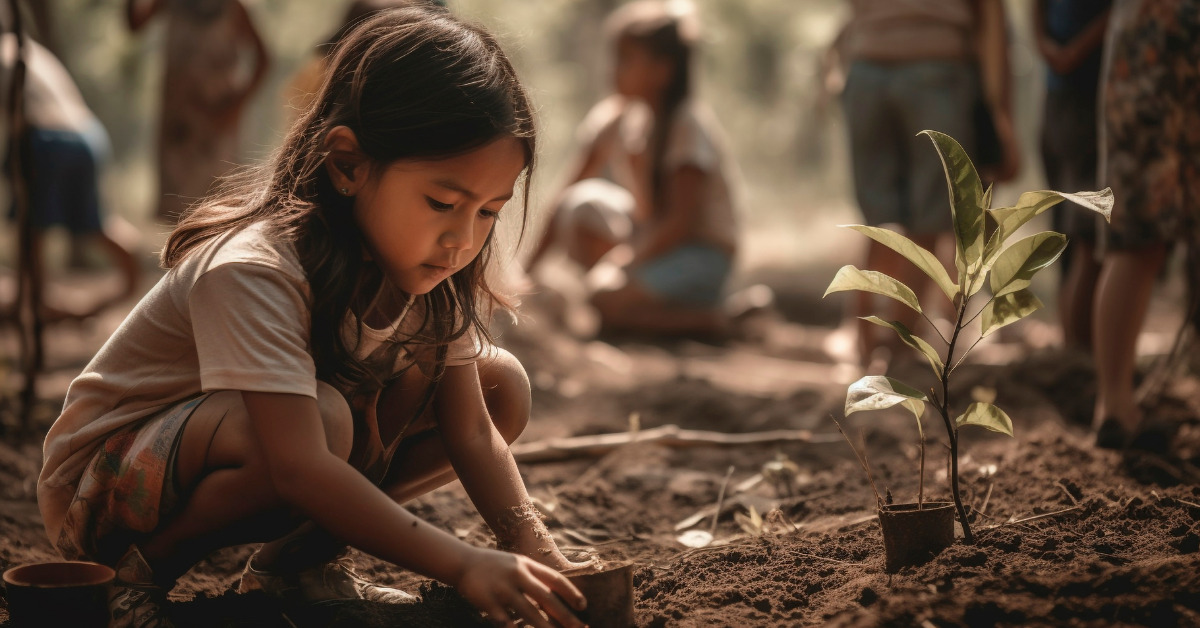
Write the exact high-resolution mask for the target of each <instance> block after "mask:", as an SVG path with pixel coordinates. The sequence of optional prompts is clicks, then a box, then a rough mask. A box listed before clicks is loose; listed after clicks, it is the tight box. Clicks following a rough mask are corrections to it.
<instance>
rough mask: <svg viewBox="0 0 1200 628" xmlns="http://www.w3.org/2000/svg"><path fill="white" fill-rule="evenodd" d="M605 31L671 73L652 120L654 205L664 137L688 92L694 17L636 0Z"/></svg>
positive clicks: (659, 194) (659, 195)
mask: <svg viewBox="0 0 1200 628" xmlns="http://www.w3.org/2000/svg"><path fill="white" fill-rule="evenodd" d="M606 30H607V31H608V33H609V37H610V38H611V40H612V42H613V45H617V44H618V43H619V42H620V41H622V40H628V41H632V42H634V43H636V44H638V45H640V46H644V47H645V48H646V49H647V50H649V51H650V53H651V54H653V55H654V56H656V57H659V58H662V59H666V60H667V61H669V62H670V63H671V66H672V73H671V77H670V79H669V80H668V81H667V85H666V88H665V90H664V92H663V101H662V111H661V112H660V117H661V119H656V120H655V121H654V132H653V134H652V135H651V137H650V146H651V159H652V160H651V162H650V163H651V166H652V167H651V171H650V172H651V178H650V189H651V193H652V194H653V197H654V201H655V203H654V204H655V206H656V207H661V206H662V203H663V202H664V200H665V198H664V196H665V193H666V190H665V186H666V180H665V179H666V172H665V171H666V168H665V167H664V165H663V159H664V157H665V156H666V151H667V136H668V134H670V132H671V128H672V126H674V122H675V114H676V112H677V111H678V109H679V106H680V105H681V104H682V103H683V101H684V100H685V99H687V97H688V96H689V95H690V94H691V91H692V55H693V50H694V49H695V46H696V43H697V39H698V38H699V34H698V32H697V30H698V26H697V25H696V23H695V16H694V15H691V14H685V15H681V14H677V13H675V12H672V11H671V10H670V8H669V7H668V6H667V5H665V4H664V3H662V2H661V1H659V0H639V1H637V2H632V3H630V4H627V5H624V6H623V7H621V8H620V9H617V10H616V11H614V12H613V14H612V16H611V17H610V18H609V20H608V24H607V27H606Z"/></svg>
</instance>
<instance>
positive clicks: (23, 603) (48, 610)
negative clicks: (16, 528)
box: [4, 561, 115, 628]
mask: <svg viewBox="0 0 1200 628" xmlns="http://www.w3.org/2000/svg"><path fill="white" fill-rule="evenodd" d="M114 575H115V574H114V573H113V570H112V569H111V568H109V567H105V566H104V565H100V564H97V563H89V562H82V561H66V562H55V563H35V564H32V565H23V566H21V567H13V568H12V569H9V570H8V571H5V572H4V588H5V595H6V597H7V598H8V614H9V617H10V618H11V620H12V623H13V626H20V627H23V628H26V627H32V626H80V627H90V626H97V627H100V628H103V627H104V626H107V625H108V586H109V584H110V583H111V582H112V579H113V576H114Z"/></svg>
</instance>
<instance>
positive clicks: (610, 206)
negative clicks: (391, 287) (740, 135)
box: [527, 0, 738, 334]
mask: <svg viewBox="0 0 1200 628" xmlns="http://www.w3.org/2000/svg"><path fill="white" fill-rule="evenodd" d="M607 30H608V32H609V35H610V38H611V40H612V42H613V46H614V52H615V57H616V64H615V68H614V70H615V72H614V87H615V92H614V93H613V94H612V95H610V96H608V97H607V98H605V99H604V100H602V101H600V102H599V103H597V104H596V105H595V107H593V108H592V110H591V112H589V113H588V115H587V117H586V118H585V119H584V121H583V123H582V124H581V125H580V129H579V137H580V140H581V143H582V145H583V150H582V158H581V159H580V160H579V164H578V166H576V168H575V169H574V170H573V171H572V177H571V183H572V185H571V186H570V187H568V188H567V189H566V190H565V191H564V192H563V194H562V195H561V196H560V198H559V200H558V203H557V208H556V211H555V215H554V218H553V222H552V223H551V225H550V228H549V229H548V230H547V232H546V235H545V236H544V237H543V239H542V241H541V243H540V245H539V246H538V249H537V251H535V252H534V255H533V258H532V259H531V260H530V262H529V263H528V264H527V267H528V268H529V269H530V270H532V269H533V268H534V267H535V266H536V265H537V264H538V263H539V262H540V260H541V259H542V258H543V255H544V254H545V253H546V252H547V251H548V250H549V249H551V248H552V247H553V246H554V245H556V244H557V245H561V246H562V247H563V248H564V249H565V250H566V252H567V254H568V255H569V256H570V257H571V258H572V259H574V260H575V261H576V262H579V264H580V265H581V266H583V267H584V268H585V269H591V268H592V267H593V266H596V265H597V263H598V262H600V261H601V260H602V259H604V258H606V256H607V259H606V261H607V262H616V263H617V264H620V265H623V267H624V268H623V270H624V271H625V272H624V275H625V282H624V283H623V285H621V284H620V283H619V282H618V285H619V287H616V288H615V289H612V287H609V288H607V289H599V290H597V291H596V293H595V294H594V295H593V297H592V303H593V305H595V306H596V309H597V310H598V311H599V314H600V318H601V324H602V326H604V327H606V328H609V329H633V330H642V331H650V332H658V333H683V334H690V333H700V334H705V333H709V332H719V331H721V330H722V328H723V327H724V325H725V318H724V316H723V314H722V309H721V302H722V298H723V296H724V295H723V290H724V288H725V283H726V280H727V279H728V277H729V273H730V270H731V268H732V264H733V258H734V254H735V253H736V251H737V239H738V234H737V231H738V229H737V219H736V216H737V211H736V206H735V205H736V203H735V201H736V199H735V195H734V194H733V193H732V189H731V188H732V187H733V183H734V173H733V170H734V168H733V164H732V162H731V160H730V158H729V154H728V150H727V148H726V146H725V140H724V137H723V133H722V131H721V128H720V125H719V124H718V123H717V120H716V118H715V117H714V115H713V114H712V112H711V111H710V110H709V109H707V108H706V107H703V106H702V105H701V104H700V103H698V102H696V101H695V100H694V99H693V98H691V87H692V71H691V65H692V63H691V58H692V50H693V47H694V45H695V44H696V40H697V39H698V26H697V24H696V19H695V15H694V14H692V13H691V12H690V11H688V10H687V7H685V6H683V5H682V4H681V3H663V2H658V1H656V0H641V1H638V2H633V3H630V4H627V5H625V6H622V7H621V8H620V9H618V10H617V11H616V12H614V13H613V15H612V16H611V17H610V18H609V20H608V24H607ZM606 169H607V172H606ZM602 175H603V176H605V179H598V178H596V177H601V176H602ZM622 253H624V254H625V257H626V258H627V259H621V256H622ZM596 275H597V273H594V274H593V277H595V276H596Z"/></svg>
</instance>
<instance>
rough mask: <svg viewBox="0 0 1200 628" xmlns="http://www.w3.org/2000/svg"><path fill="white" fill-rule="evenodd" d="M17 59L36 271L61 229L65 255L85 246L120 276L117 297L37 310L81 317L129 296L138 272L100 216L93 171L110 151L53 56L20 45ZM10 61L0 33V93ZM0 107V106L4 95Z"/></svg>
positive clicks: (54, 316) (7, 36)
mask: <svg viewBox="0 0 1200 628" xmlns="http://www.w3.org/2000/svg"><path fill="white" fill-rule="evenodd" d="M24 54H25V55H26V56H25V68H26V73H25V85H24V90H25V92H24V93H25V123H26V125H27V127H28V132H27V134H26V143H25V145H24V146H23V147H22V152H23V155H22V160H23V173H24V176H25V178H26V180H27V190H28V196H29V211H30V218H31V224H32V225H33V229H34V242H33V245H34V254H33V259H34V260H35V263H36V264H39V265H42V264H44V263H45V260H44V259H43V257H42V254H43V250H42V244H43V241H44V237H43V236H44V235H45V233H46V231H47V230H48V229H50V228H51V227H64V228H66V230H67V232H68V233H69V234H70V237H71V249H72V250H71V254H72V256H77V257H78V256H82V253H83V251H84V250H85V247H86V246H87V245H88V244H89V243H93V242H94V243H96V244H98V245H99V246H100V248H101V249H102V250H103V251H104V253H105V254H106V255H107V256H108V257H109V258H111V259H112V261H113V263H114V265H115V266H116V268H117V270H118V271H119V272H120V274H121V287H120V289H119V290H118V291H117V293H116V294H114V295H111V296H109V297H107V298H104V299H101V300H99V301H97V302H96V303H94V304H91V305H86V306H83V307H74V306H62V307H58V306H49V305H46V304H44V303H43V304H40V307H41V308H42V315H43V316H44V317H45V319H46V320H49V321H54V320H63V319H71V318H74V319H83V318H88V317H91V316H94V315H96V314H98V313H99V312H100V311H101V310H103V309H105V308H107V307H109V306H110V305H113V304H115V303H118V302H120V301H123V300H125V299H127V298H129V297H132V296H134V295H135V294H136V293H137V288H138V278H139V267H138V262H137V259H136V258H135V257H134V255H133V253H131V252H130V250H129V248H128V246H129V244H130V243H129V242H127V243H126V244H122V243H121V240H125V239H127V238H126V236H125V235H124V234H121V230H119V229H114V228H113V225H112V223H110V224H109V228H108V229H106V228H105V224H104V218H103V215H102V210H101V202H100V187H99V183H100V182H99V177H100V166H101V164H102V163H103V162H104V160H105V158H106V157H107V156H108V155H109V153H110V152H111V148H110V146H109V140H108V133H107V132H106V131H105V129H104V125H103V124H101V123H100V120H99V119H98V118H97V117H96V115H95V114H94V113H92V110H91V109H89V108H88V106H87V103H86V102H84V100H83V95H82V94H80V92H79V88H78V87H77V86H76V85H75V81H74V80H73V79H72V78H71V75H70V73H68V72H67V69H66V68H65V67H64V66H63V64H62V63H61V62H60V61H59V60H58V58H57V57H55V56H54V54H53V53H51V52H50V51H49V50H47V49H46V48H45V47H44V46H42V45H41V44H39V43H38V42H36V41H33V40H30V39H26V40H25V48H24ZM16 55H17V37H16V35H14V34H12V33H4V34H3V35H2V36H0V58H2V59H3V77H2V78H0V90H3V89H7V88H8V87H9V85H10V81H11V77H12V72H13V67H14V66H15V61H16ZM3 100H4V102H8V99H7V94H5V97H4V99H3ZM14 209H15V208H14ZM118 234H120V235H118ZM38 275H39V276H44V274H43V273H41V272H39V273H38Z"/></svg>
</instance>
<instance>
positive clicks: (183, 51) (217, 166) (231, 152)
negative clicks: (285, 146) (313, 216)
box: [126, 0, 268, 223]
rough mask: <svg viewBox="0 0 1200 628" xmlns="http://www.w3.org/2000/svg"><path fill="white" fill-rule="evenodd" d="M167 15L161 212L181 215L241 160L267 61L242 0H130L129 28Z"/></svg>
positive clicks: (167, 216)
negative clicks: (245, 116) (241, 134)
mask: <svg viewBox="0 0 1200 628" xmlns="http://www.w3.org/2000/svg"><path fill="white" fill-rule="evenodd" d="M158 13H165V14H166V21H167V37H166V70H165V73H164V75H163V99H162V107H161V110H160V116H161V117H160V121H159V137H158V180H159V194H158V197H159V200H158V208H157V209H156V211H155V215H156V216H157V217H158V219H159V220H161V221H164V222H169V223H174V222H176V221H177V220H178V219H179V215H180V214H181V213H182V212H183V211H184V210H185V209H187V207H188V206H189V205H191V204H192V203H193V202H195V201H196V200H198V199H200V198H201V197H203V196H204V195H205V194H206V193H207V192H208V191H209V188H210V187H212V184H213V182H214V181H215V180H216V179H217V178H218V177H220V176H222V175H224V174H225V173H227V172H228V171H229V170H230V168H232V167H233V166H234V165H235V164H236V163H237V149H238V127H239V122H240V120H241V116H242V111H243V110H244V109H245V106H246V104H247V102H248V101H249V99H250V96H251V95H252V94H253V93H254V91H255V89H257V88H258V85H259V84H260V83H261V82H262V79H263V76H264V75H265V74H266V69H267V62H268V56H267V50H266V48H265V46H264V45H263V42H262V39H261V38H260V37H259V35H258V32H257V31H256V30H255V28H254V23H253V22H252V21H251V19H250V14H249V13H247V12H246V7H245V6H243V5H242V3H241V2H240V0H128V4H127V5H126V17H127V18H128V21H129V28H130V29H131V30H133V31H135V32H136V31H138V30H140V29H141V28H142V27H143V26H145V24H146V23H147V22H148V21H149V20H150V19H151V18H152V17H154V16H155V15H156V14H158Z"/></svg>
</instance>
